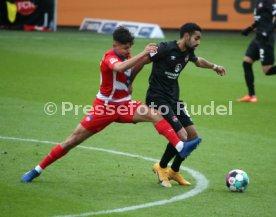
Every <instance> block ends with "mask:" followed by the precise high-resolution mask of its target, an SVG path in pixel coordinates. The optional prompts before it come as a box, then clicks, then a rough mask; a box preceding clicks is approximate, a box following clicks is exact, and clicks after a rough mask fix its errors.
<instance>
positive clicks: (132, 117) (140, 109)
mask: <svg viewBox="0 0 276 217" xmlns="http://www.w3.org/2000/svg"><path fill="white" fill-rule="evenodd" d="M125 109H126V110H125V112H124V113H120V114H119V118H118V120H117V122H120V123H137V122H153V123H156V122H158V121H160V120H161V119H162V116H161V115H160V113H159V112H158V111H156V110H154V109H151V108H149V107H148V106H147V105H145V104H143V103H142V102H140V101H130V102H129V103H128V104H127V105H126V108H125Z"/></svg>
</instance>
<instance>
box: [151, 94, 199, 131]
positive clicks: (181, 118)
mask: <svg viewBox="0 0 276 217" xmlns="http://www.w3.org/2000/svg"><path fill="white" fill-rule="evenodd" d="M146 104H147V105H148V106H150V107H151V106H152V107H153V108H155V109H156V110H158V111H159V112H160V113H161V114H162V116H163V117H164V118H165V119H166V120H167V121H168V122H169V123H170V125H171V126H172V128H173V129H174V131H175V132H178V131H179V130H180V129H181V128H182V127H184V128H185V127H188V126H191V125H194V123H193V121H192V119H191V117H190V115H189V113H188V111H187V109H186V107H185V104H184V102H183V101H178V102H176V103H173V104H172V103H167V102H165V101H162V100H157V99H150V98H147V99H146Z"/></svg>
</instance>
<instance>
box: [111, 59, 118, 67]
mask: <svg viewBox="0 0 276 217" xmlns="http://www.w3.org/2000/svg"><path fill="white" fill-rule="evenodd" d="M109 62H110V63H111V64H112V65H113V64H114V63H116V62H118V59H117V58H111V59H110V60H109Z"/></svg>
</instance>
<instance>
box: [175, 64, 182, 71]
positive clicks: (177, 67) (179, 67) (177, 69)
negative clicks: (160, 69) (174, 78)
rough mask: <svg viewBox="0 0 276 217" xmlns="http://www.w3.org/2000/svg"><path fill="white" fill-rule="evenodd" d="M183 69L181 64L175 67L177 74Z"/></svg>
mask: <svg viewBox="0 0 276 217" xmlns="http://www.w3.org/2000/svg"><path fill="white" fill-rule="evenodd" d="M181 69H182V65H181V64H177V65H176V66H175V69H174V71H175V72H180V71H181Z"/></svg>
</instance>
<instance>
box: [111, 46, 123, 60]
mask: <svg viewBox="0 0 276 217" xmlns="http://www.w3.org/2000/svg"><path fill="white" fill-rule="evenodd" d="M112 50H113V52H114V53H115V55H116V56H117V57H119V58H120V59H121V60H123V61H124V60H125V59H126V58H124V57H123V56H122V55H120V54H118V53H117V52H116V51H115V49H114V48H112Z"/></svg>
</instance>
